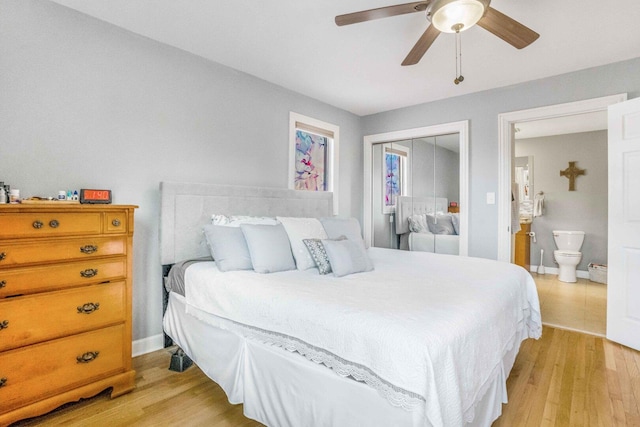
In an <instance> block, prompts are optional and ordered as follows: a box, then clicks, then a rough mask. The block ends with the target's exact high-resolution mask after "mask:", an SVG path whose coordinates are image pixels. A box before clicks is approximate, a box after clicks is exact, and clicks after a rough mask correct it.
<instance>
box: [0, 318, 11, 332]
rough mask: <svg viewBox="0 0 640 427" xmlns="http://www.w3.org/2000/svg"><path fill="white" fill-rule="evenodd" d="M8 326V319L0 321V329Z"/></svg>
mask: <svg viewBox="0 0 640 427" xmlns="http://www.w3.org/2000/svg"><path fill="white" fill-rule="evenodd" d="M8 327H9V321H8V320H3V321H2V322H0V331H1V330H3V329H7V328H8Z"/></svg>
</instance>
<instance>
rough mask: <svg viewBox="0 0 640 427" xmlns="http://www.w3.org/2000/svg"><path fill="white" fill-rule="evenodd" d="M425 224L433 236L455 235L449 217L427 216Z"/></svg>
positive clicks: (446, 215)
mask: <svg viewBox="0 0 640 427" xmlns="http://www.w3.org/2000/svg"><path fill="white" fill-rule="evenodd" d="M427 224H428V225H429V231H431V232H432V233H433V234H456V232H455V229H454V228H453V220H452V219H451V215H448V214H445V215H436V216H433V215H427Z"/></svg>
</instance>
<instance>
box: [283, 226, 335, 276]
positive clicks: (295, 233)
mask: <svg viewBox="0 0 640 427" xmlns="http://www.w3.org/2000/svg"><path fill="white" fill-rule="evenodd" d="M276 219H277V220H278V221H280V223H281V224H282V225H283V226H284V229H285V230H286V231H287V235H288V236H289V242H290V243H291V250H292V252H293V257H294V258H295V259H296V267H297V268H298V270H307V269H309V268H313V267H315V266H316V265H317V262H316V261H315V259H314V258H313V257H312V254H311V253H309V250H308V249H307V246H306V245H305V243H303V239H326V238H327V233H326V232H325V231H324V228H323V227H322V224H321V223H320V221H319V220H318V219H317V218H290V217H280V216H279V217H276Z"/></svg>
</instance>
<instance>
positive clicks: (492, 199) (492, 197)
mask: <svg viewBox="0 0 640 427" xmlns="http://www.w3.org/2000/svg"><path fill="white" fill-rule="evenodd" d="M487 204H488V205H495V204H496V193H487Z"/></svg>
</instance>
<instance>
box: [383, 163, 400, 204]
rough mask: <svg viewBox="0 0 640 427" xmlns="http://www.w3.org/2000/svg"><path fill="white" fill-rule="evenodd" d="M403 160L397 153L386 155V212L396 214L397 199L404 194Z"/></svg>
mask: <svg viewBox="0 0 640 427" xmlns="http://www.w3.org/2000/svg"><path fill="white" fill-rule="evenodd" d="M401 168H402V158H401V157H400V155H398V154H395V153H388V152H387V153H384V169H383V170H384V172H383V174H384V175H383V176H384V201H383V203H384V210H385V213H389V212H394V211H395V207H396V199H397V198H398V196H400V195H401V194H402V172H401V170H400V169H401Z"/></svg>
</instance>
